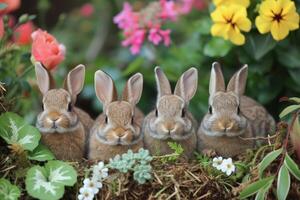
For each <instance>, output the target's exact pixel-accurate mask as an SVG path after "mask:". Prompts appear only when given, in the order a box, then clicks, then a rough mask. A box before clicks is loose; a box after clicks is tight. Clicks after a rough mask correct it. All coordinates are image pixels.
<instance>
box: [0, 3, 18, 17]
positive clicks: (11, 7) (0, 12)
mask: <svg viewBox="0 0 300 200" xmlns="http://www.w3.org/2000/svg"><path fill="white" fill-rule="evenodd" d="M0 3H5V4H6V5H7V7H6V8H5V9H3V10H0V15H3V14H7V13H10V12H12V11H14V10H17V9H18V8H19V7H20V5H21V1H20V0H0Z"/></svg>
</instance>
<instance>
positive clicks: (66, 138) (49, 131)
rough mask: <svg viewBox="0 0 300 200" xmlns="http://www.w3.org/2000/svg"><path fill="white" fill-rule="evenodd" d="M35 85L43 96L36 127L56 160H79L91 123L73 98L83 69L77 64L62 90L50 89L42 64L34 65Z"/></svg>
mask: <svg viewBox="0 0 300 200" xmlns="http://www.w3.org/2000/svg"><path fill="white" fill-rule="evenodd" d="M35 72H36V77H37V84H38V86H39V89H40V91H41V92H42V94H43V111H42V112H41V113H40V114H39V115H38V117H37V122H36V127H37V128H38V129H39V130H40V132H41V133H42V143H43V144H45V145H46V146H47V147H48V148H49V149H50V150H51V151H52V152H53V153H54V155H55V157H56V158H57V159H62V160H80V159H82V158H83V157H84V156H85V152H86V140H87V138H88V137H87V136H88V133H89V128H90V127H91V126H92V123H93V120H92V119H91V118H90V116H89V115H88V114H87V113H85V112H84V111H82V110H81V109H79V108H76V107H75V106H74V105H75V102H76V97H77V95H78V94H79V93H80V91H81V90H82V88H83V84H84V76H85V67H84V66H83V65H78V66H77V67H75V68H74V69H73V70H71V71H70V72H69V73H68V76H67V78H66V80H65V86H64V89H62V88H60V89H54V88H53V78H52V76H51V74H50V72H48V71H47V70H46V69H45V68H44V67H43V66H42V65H41V63H39V62H37V63H36V64H35Z"/></svg>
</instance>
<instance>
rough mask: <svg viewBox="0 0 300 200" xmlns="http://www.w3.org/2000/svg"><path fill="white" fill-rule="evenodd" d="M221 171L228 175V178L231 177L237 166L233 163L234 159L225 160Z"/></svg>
mask: <svg viewBox="0 0 300 200" xmlns="http://www.w3.org/2000/svg"><path fill="white" fill-rule="evenodd" d="M221 171H222V172H224V173H226V175H227V176H230V175H231V174H232V173H233V172H234V171H235V166H234V164H233V163H232V159H231V158H228V159H224V160H223V162H222V165H221Z"/></svg>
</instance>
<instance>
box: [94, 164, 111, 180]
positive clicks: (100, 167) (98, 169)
mask: <svg viewBox="0 0 300 200" xmlns="http://www.w3.org/2000/svg"><path fill="white" fill-rule="evenodd" d="M107 176H108V168H107V167H105V166H104V163H103V162H99V163H98V164H97V165H94V167H93V179H97V180H102V179H104V178H106V177H107Z"/></svg>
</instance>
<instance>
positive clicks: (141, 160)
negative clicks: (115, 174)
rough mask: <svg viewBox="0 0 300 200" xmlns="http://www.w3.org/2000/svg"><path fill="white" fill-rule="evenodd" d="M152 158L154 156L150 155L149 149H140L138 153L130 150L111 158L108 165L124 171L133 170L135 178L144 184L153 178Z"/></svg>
mask: <svg viewBox="0 0 300 200" xmlns="http://www.w3.org/2000/svg"><path fill="white" fill-rule="evenodd" d="M151 160H152V157H151V156H150V155H149V151H148V150H145V149H139V151H138V153H133V152H132V150H128V152H127V153H125V154H123V155H117V156H115V157H114V158H113V159H110V161H109V165H108V167H109V168H111V169H117V170H118V171H120V172H122V173H127V172H129V171H132V172H133V178H134V180H136V181H137V182H138V183H139V184H144V183H145V182H146V181H147V180H150V179H151V178H152V176H151V170H152V167H151V165H150V161H151Z"/></svg>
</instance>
